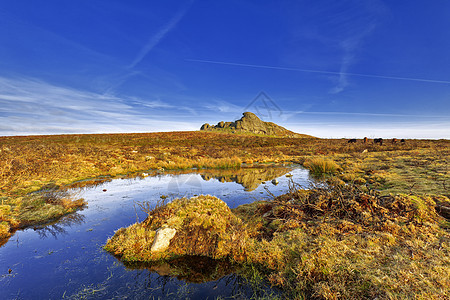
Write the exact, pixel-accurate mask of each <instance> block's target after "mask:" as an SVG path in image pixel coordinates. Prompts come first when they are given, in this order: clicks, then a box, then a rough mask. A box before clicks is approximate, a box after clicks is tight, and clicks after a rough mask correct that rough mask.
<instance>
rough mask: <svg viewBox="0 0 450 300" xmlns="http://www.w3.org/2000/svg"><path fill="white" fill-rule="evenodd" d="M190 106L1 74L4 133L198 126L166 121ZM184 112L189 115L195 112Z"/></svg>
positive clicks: (0, 132)
mask: <svg viewBox="0 0 450 300" xmlns="http://www.w3.org/2000/svg"><path fill="white" fill-rule="evenodd" d="M188 109H191V108H185V107H183V106H174V105H171V104H168V103H164V102H162V101H160V100H154V101H144V100H141V99H138V98H120V97H117V96H112V95H104V94H98V93H93V92H88V91H83V90H77V89H73V88H68V87H61V86H56V85H53V84H50V83H47V82H44V81H41V80H36V79H32V78H14V79H11V78H4V77H0V123H1V126H0V135H22V134H50V133H101V132H130V131H131V132H143V131H144V132H145V131H168V130H189V129H197V128H196V127H197V126H196V125H192V123H191V122H189V121H188V120H187V119H188V118H187V119H180V118H179V119H178V120H176V121H174V120H170V119H169V120H164V118H165V117H166V116H168V115H169V116H170V115H173V114H174V112H175V111H177V110H181V111H182V110H188ZM185 115H187V116H188V117H190V116H191V113H190V112H188V113H187V114H185Z"/></svg>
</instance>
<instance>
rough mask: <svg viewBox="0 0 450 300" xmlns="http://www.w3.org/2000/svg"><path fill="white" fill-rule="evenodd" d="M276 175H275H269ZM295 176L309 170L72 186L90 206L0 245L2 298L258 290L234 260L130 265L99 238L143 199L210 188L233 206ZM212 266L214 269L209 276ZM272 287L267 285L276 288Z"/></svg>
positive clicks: (278, 190) (132, 217) (136, 214)
mask: <svg viewBox="0 0 450 300" xmlns="http://www.w3.org/2000/svg"><path fill="white" fill-rule="evenodd" d="M286 174H290V175H292V177H291V176H290V175H288V176H286ZM273 179H275V180H277V181H278V183H277V184H274V183H276V182H274V183H272V180H273ZM290 180H293V181H294V182H296V183H299V184H301V185H305V186H306V185H307V184H308V183H309V181H310V179H309V173H308V171H307V170H305V169H303V168H300V167H298V166H294V165H292V166H284V167H280V166H272V167H264V168H241V169H238V170H190V171H184V172H164V173H160V174H157V173H155V174H142V175H141V176H139V177H135V178H122V179H120V178H119V179H113V180H110V181H107V182H103V183H100V184H96V185H90V186H86V187H76V188H73V189H72V192H74V193H76V195H77V197H82V198H84V199H85V200H86V201H87V202H88V208H85V209H84V210H82V211H79V212H77V213H75V214H72V215H69V216H66V217H63V218H62V219H60V220H59V221H58V222H55V223H53V224H47V225H46V226H36V227H34V228H28V229H26V230H22V231H17V232H16V233H15V235H14V236H13V237H12V238H11V239H10V240H9V241H8V242H7V243H6V244H5V245H3V246H2V247H1V248H0V266H1V270H0V299H41V298H50V299H60V298H69V299H79V298H102V299H114V298H120V299H122V298H131V299H135V298H136V299H137V298H154V299H186V298H192V299H205V298H210V299H214V298H217V297H221V298H222V299H223V298H225V299H226V298H232V297H234V298H236V297H237V298H249V297H252V295H255V293H256V292H258V291H255V288H254V286H252V285H250V284H249V283H248V282H246V281H245V280H244V279H243V278H241V277H240V276H238V275H236V274H235V273H234V272H233V269H232V268H231V267H230V266H229V264H224V263H223V262H214V261H208V260H205V259H202V258H191V260H192V263H191V266H189V263H186V262H185V261H182V260H180V261H178V262H175V263H174V264H172V265H168V264H167V265H163V266H158V267H153V268H146V267H145V266H135V267H133V268H131V267H129V266H128V267H126V266H124V265H123V264H122V263H121V262H120V261H119V260H118V259H116V258H115V257H113V256H112V255H110V254H109V253H108V252H106V251H104V250H103V249H102V246H103V245H104V244H105V242H106V240H107V239H108V238H109V237H111V236H112V235H113V234H114V231H115V230H117V229H118V228H120V227H125V226H129V225H131V224H132V223H135V222H136V221H142V220H144V219H145V217H146V215H145V213H144V212H142V211H141V210H140V209H139V205H138V204H139V203H143V202H146V201H149V202H150V203H155V204H156V202H157V201H158V199H161V198H166V197H167V199H168V200H170V199H174V198H179V197H191V196H195V195H200V194H209V195H213V196H216V197H218V198H220V199H222V200H223V201H225V202H226V203H227V204H228V205H229V206H230V207H231V208H234V207H237V206H239V205H241V204H245V203H250V202H253V201H255V200H261V199H266V198H270V195H269V193H268V192H267V191H266V189H267V190H268V191H270V193H272V194H273V195H280V194H282V193H285V192H286V191H287V190H288V182H289V181H290ZM170 268H181V269H182V270H184V271H186V270H188V272H185V273H189V274H191V276H186V275H185V276H182V275H180V276H177V277H171V276H168V274H169V273H171V272H170ZM9 269H11V273H8V270H9ZM219 269H220V270H221V271H220V272H218V271H217V270H219ZM213 270H214V272H217V274H215V275H214V276H208V275H210V274H209V273H211V272H213ZM202 272H203V273H202ZM205 272H206V273H208V274H205ZM172 273H173V272H172ZM267 289H268V290H264V291H262V292H264V293H276V291H275V290H271V289H270V288H269V287H267ZM259 292H261V291H259Z"/></svg>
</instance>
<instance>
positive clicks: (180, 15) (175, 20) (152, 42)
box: [128, 1, 193, 69]
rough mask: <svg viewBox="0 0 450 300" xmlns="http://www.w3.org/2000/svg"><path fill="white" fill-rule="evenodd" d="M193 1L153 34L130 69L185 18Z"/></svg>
mask: <svg viewBox="0 0 450 300" xmlns="http://www.w3.org/2000/svg"><path fill="white" fill-rule="evenodd" d="M192 2H193V1H189V2H188V3H187V4H186V5H184V6H183V7H182V8H181V9H180V10H179V11H178V12H177V13H176V14H175V15H174V16H173V17H172V18H171V19H170V20H169V22H167V23H166V24H165V25H164V26H163V27H162V28H161V29H160V30H159V31H158V32H157V33H156V34H155V35H153V36H151V37H150V39H149V40H148V42H147V43H146V44H145V45H144V47H143V48H142V49H141V51H140V52H139V54H138V55H137V56H136V57H135V58H134V60H133V61H132V63H131V64H130V65H129V66H128V68H129V69H132V68H134V67H135V66H136V65H138V64H139V63H140V62H141V61H142V60H143V59H144V57H145V56H147V54H148V53H149V52H150V51H152V49H153V48H154V47H155V46H156V45H158V44H159V42H160V41H161V40H162V39H163V38H164V37H165V36H166V35H167V34H168V33H169V32H170V31H171V30H172V29H174V28H175V26H177V24H178V22H180V20H181V19H182V18H183V16H184V15H185V14H186V12H187V11H188V9H189V7H190V6H191V5H192Z"/></svg>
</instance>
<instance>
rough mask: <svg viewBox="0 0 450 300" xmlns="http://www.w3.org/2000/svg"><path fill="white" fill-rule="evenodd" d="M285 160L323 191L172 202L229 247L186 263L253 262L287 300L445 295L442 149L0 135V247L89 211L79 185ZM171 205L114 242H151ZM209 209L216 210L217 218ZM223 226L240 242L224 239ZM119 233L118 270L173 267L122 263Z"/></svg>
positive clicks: (445, 149) (224, 137) (448, 155)
mask: <svg viewBox="0 0 450 300" xmlns="http://www.w3.org/2000/svg"><path fill="white" fill-rule="evenodd" d="M283 163H297V164H301V165H303V166H305V167H307V168H308V169H310V171H311V173H312V174H314V176H315V177H316V178H317V179H318V180H319V181H322V182H326V183H327V185H326V186H316V187H312V188H310V189H309V190H304V189H302V187H296V186H295V184H294V183H293V186H292V189H291V190H289V191H286V195H283V196H279V197H274V199H272V200H271V201H259V202H255V203H252V204H249V205H243V206H241V207H238V208H236V209H234V210H232V211H230V210H229V209H227V208H226V207H223V205H222V203H221V202H220V199H217V198H216V199H210V198H208V197H205V198H198V199H192V200H190V199H185V201H184V202H183V201H179V202H177V201H175V202H174V204H172V207H171V209H170V213H172V214H175V215H176V214H177V211H179V209H181V208H182V209H191V208H190V206H189V205H195V210H196V211H197V212H196V213H197V214H198V218H197V219H202V220H203V221H204V222H206V223H202V222H200V224H197V225H195V226H197V227H198V226H200V227H202V228H209V231H210V232H213V231H214V228H215V227H214V226H215V223H214V222H216V221H217V222H219V223H220V228H219V229H220V230H222V231H220V230H219V231H217V236H216V237H215V238H217V237H222V238H224V242H225V241H227V243H228V242H229V243H230V244H229V247H227V248H226V249H227V251H228V252H226V253H225V252H224V253H221V252H220V251H219V252H218V250H217V248H216V249H209V248H208V249H209V250H205V251H203V252H202V251H199V252H198V253H197V252H196V253H194V254H196V255H205V256H211V257H216V256H217V257H220V258H223V257H226V258H228V259H231V260H233V261H235V262H238V263H240V264H242V265H247V266H249V265H250V266H252V270H257V274H259V275H258V276H261V278H264V279H267V280H269V281H270V283H271V284H273V285H275V286H279V287H282V288H283V289H284V290H285V291H286V293H287V294H286V295H288V296H289V297H294V298H295V297H296V298H305V297H307V298H308V297H312V298H326V299H335V298H346V299H347V298H354V299H357V298H371V299H374V298H376V297H379V298H392V299H397V298H398V299H402V298H424V299H429V298H434V299H444V298H446V297H447V298H448V297H450V292H449V290H448V286H450V255H449V250H450V244H449V243H450V237H449V228H450V225H449V222H448V219H445V218H444V217H443V216H447V217H448V215H446V212H447V210H446V209H447V208H448V206H449V199H448V198H449V197H450V192H449V189H450V172H449V171H450V170H449V165H450V164H449V163H450V141H449V140H410V139H407V140H405V141H404V142H400V141H395V142H394V141H385V142H384V143H383V144H382V145H380V144H378V143H374V142H373V140H370V139H369V140H368V141H366V142H365V141H364V140H357V141H356V142H352V143H349V142H348V140H346V139H319V138H313V137H304V138H296V137H275V136H262V135H251V134H231V133H227V132H208V131H195V132H170V133H136V134H89V135H52V136H21V137H19V136H17V137H0V199H1V206H0V240H2V241H3V243H4V242H6V241H7V238H8V237H10V236H11V235H12V234H14V232H15V230H17V229H20V228H25V227H27V226H31V225H36V224H43V223H46V222H49V221H54V220H55V219H57V218H59V217H61V216H63V215H66V214H69V213H72V212H74V211H76V210H78V209H82V208H83V207H84V206H85V205H87V203H85V201H84V200H83V199H76V198H73V196H72V195H70V194H69V193H67V190H68V189H69V188H70V187H73V186H79V185H80V184H91V183H93V182H95V181H97V180H108V179H111V178H115V177H117V176H137V175H139V174H141V173H142V172H147V171H148V170H155V171H157V172H164V171H165V170H188V169H191V168H197V169H214V168H221V169H230V170H232V169H239V168H242V167H252V166H257V165H267V164H283ZM149 200H150V199H149ZM189 203H193V204H189ZM168 205H169V204H166V206H161V207H159V208H158V209H155V210H153V211H151V210H149V212H148V213H149V218H148V219H147V221H146V222H142V223H139V224H135V225H133V226H134V227H133V228H131V229H129V230H128V229H127V230H128V231H127V230H125V229H124V230H121V231H120V234H127V235H126V237H127V238H126V239H125V240H133V238H134V239H135V240H136V241H137V240H139V238H142V236H138V235H139V234H147V235H146V236H145V239H147V240H149V241H152V234H153V235H154V232H153V231H154V230H155V229H157V227H158V226H161V224H162V223H164V221H163V220H161V218H160V217H159V216H160V215H161V213H162V212H164V209H165V207H168ZM211 212H212V213H213V214H212V215H213V216H216V215H215V214H214V212H217V213H219V215H217V218H215V219H214V220H215V221H211ZM163 215H164V213H163ZM220 216H226V218H225V219H223V218H220ZM149 220H154V221H153V222H150V221H149ZM177 220H178V223H177V225H176V226H178V228H179V230H180V232H183V228H184V229H186V228H188V229H189V228H190V229H189V230H192V228H191V227H189V226H191V225H192V224H191V223H192V220H191V219H186V221H184V220H185V219H177ZM208 220H209V221H208ZM211 222H212V223H211ZM219 223H218V224H219ZM138 229H139V230H138ZM216 229H217V228H216ZM230 229H236V230H233V231H232V232H234V233H235V232H239V234H238V235H236V236H234V237H233V238H231V237H229V235H230V231H229V230H230ZM146 230H147V231H148V232H147V233H143V232H146ZM118 232H119V231H118ZM152 232H153V233H152ZM184 232H187V231H184ZM120 234H119V235H117V236H114V237H113V238H112V239H111V240H109V241H108V243H107V249H108V251H110V252H112V253H114V254H115V255H118V256H119V257H121V258H122V259H123V260H124V261H126V260H127V259H129V260H131V261H132V260H135V259H136V257H140V258H141V260H148V261H155V260H159V259H169V258H170V255H169V256H167V257H160V256H158V257H152V255H151V254H150V255H149V256H146V257H144V258H143V257H142V256H140V255H142V253H141V252H139V251H140V250H139V251H138V250H136V249H135V250H136V251H137V252H132V251H131V252H127V253H128V254H130V255H129V256H128V258H127V257H126V256H124V253H123V252H121V251H123V250H124V248H123V247H125V246H126V244H123V243H121V245H122V246H120V247H121V248H120V249H118V248H117V245H115V244H114V241H119V240H122V241H123V239H124V238H123V237H121V236H120ZM199 234H200V233H199ZM130 238H132V239H130ZM215 241H216V240H215ZM237 241H239V242H237ZM0 243H2V242H0ZM147 243H148V241H147ZM178 244H180V245H181V244H182V243H181V242H179V241H178ZM123 245H125V246H123ZM135 245H136V243H133V244H132V245H130V247H135ZM226 245H228V244H226ZM144 246H145V245H144ZM144 246H143V248H145V247H144ZM141 248H142V247H141ZM143 248H142V249H143ZM125 250H127V251H128V250H130V249H125ZM133 251H134V250H133ZM174 251H175V252H174V255H175V254H176V255H181V254H183V253H184V252H183V251H185V249H184V250H183V249H182V246H179V247H178V248H177V247H175V248H174ZM218 253H219V254H218ZM184 254H186V253H184Z"/></svg>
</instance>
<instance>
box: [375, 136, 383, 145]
mask: <svg viewBox="0 0 450 300" xmlns="http://www.w3.org/2000/svg"><path fill="white" fill-rule="evenodd" d="M373 143H374V144H380V146H382V145H383V139H382V138H377V139H373Z"/></svg>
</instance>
